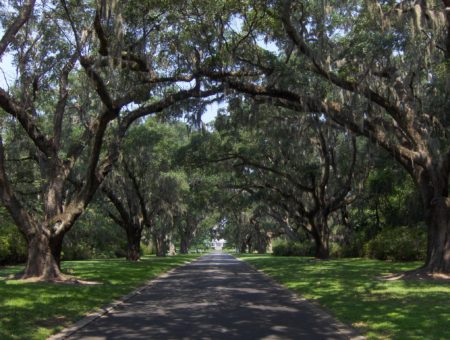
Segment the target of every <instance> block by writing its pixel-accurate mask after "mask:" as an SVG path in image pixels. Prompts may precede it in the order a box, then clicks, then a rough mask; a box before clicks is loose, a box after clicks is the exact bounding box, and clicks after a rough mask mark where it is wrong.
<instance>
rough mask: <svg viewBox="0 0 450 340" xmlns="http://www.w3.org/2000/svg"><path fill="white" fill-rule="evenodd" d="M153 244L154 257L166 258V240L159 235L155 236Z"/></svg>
mask: <svg viewBox="0 0 450 340" xmlns="http://www.w3.org/2000/svg"><path fill="white" fill-rule="evenodd" d="M153 242H154V244H155V248H156V256H159V257H163V256H166V252H167V251H166V238H165V237H164V236H161V235H156V236H154V237H153Z"/></svg>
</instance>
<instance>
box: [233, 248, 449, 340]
mask: <svg viewBox="0 0 450 340" xmlns="http://www.w3.org/2000/svg"><path fill="white" fill-rule="evenodd" d="M242 258H243V259H244V260H245V261H248V263H250V264H251V265H253V266H255V267H257V268H258V269H261V270H263V271H264V272H265V273H267V274H269V275H270V276H272V277H273V278H274V279H276V280H277V281H278V282H281V283H283V285H285V286H286V287H289V288H292V289H293V290H294V291H295V292H297V293H299V294H300V295H301V296H302V297H305V298H307V299H311V300H313V301H317V302H318V303H320V304H321V305H323V306H325V307H326V308H327V309H329V310H330V311H331V312H332V313H333V315H335V316H337V317H338V318H339V319H340V320H342V321H344V322H347V323H349V324H351V325H353V326H354V327H356V328H357V329H360V330H361V331H363V332H364V333H366V334H367V336H368V337H369V338H370V339H380V338H383V337H387V338H393V339H402V338H415V337H417V338H436V339H439V338H446V337H447V336H448V335H449V329H448V324H449V323H450V311H449V309H448V306H449V305H450V284H449V283H445V282H433V281H413V280H407V281H382V280H379V279H378V277H379V276H380V275H386V274H387V273H393V272H399V271H406V270H409V269H412V268H414V267H415V266H417V263H389V262H382V261H375V260H364V259H341V260H330V261H321V262H318V261H311V260H310V259H308V258H298V257H285V258H277V257H271V256H255V255H247V256H243V257H242ZM424 310H426V313H423V311H424ZM430 315H433V317H430ZM431 333H432V334H433V336H432V337H429V335H430V334H431Z"/></svg>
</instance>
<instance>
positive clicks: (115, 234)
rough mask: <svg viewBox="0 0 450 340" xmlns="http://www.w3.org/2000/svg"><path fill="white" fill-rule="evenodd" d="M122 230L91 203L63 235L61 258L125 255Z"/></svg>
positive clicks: (75, 258) (98, 257) (79, 258)
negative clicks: (71, 227) (72, 226)
mask: <svg viewBox="0 0 450 340" xmlns="http://www.w3.org/2000/svg"><path fill="white" fill-rule="evenodd" d="M125 249H126V239H125V237H124V232H123V230H122V229H121V228H120V227H119V226H117V225H116V224H114V223H112V222H111V221H110V220H109V219H107V218H106V217H105V216H104V215H103V214H102V213H101V209H100V207H99V206H98V205H95V204H94V205H92V206H91V207H90V208H89V209H88V210H87V211H86V212H85V214H83V216H82V217H81V218H80V219H79V220H78V221H77V222H76V224H75V226H74V228H73V229H72V230H71V231H70V232H69V233H68V234H67V235H66V236H65V238H64V243H63V253H62V258H63V259H64V260H87V259H93V258H97V259H100V258H113V257H125Z"/></svg>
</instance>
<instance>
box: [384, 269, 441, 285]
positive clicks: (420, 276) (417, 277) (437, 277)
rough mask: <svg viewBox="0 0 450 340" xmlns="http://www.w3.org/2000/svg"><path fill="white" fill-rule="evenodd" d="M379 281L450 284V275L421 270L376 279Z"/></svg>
mask: <svg viewBox="0 0 450 340" xmlns="http://www.w3.org/2000/svg"><path fill="white" fill-rule="evenodd" d="M378 279H379V280H384V281H396V280H414V281H434V282H444V283H450V275H449V274H443V273H428V272H425V271H423V270H420V269H419V270H412V271H407V272H403V273H394V274H388V275H383V276H380V277H378Z"/></svg>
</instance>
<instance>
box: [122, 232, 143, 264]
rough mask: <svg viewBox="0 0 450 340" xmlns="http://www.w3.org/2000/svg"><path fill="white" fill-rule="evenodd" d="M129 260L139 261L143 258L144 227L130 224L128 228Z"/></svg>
mask: <svg viewBox="0 0 450 340" xmlns="http://www.w3.org/2000/svg"><path fill="white" fill-rule="evenodd" d="M126 231H127V241H128V243H127V260H128V261H139V259H140V258H141V237H142V228H140V227H138V226H129V227H128V228H127V230H126Z"/></svg>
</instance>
